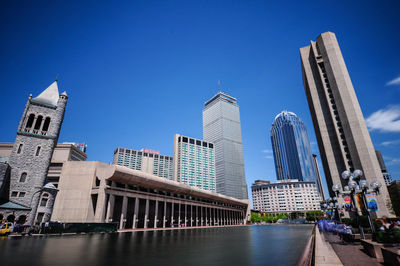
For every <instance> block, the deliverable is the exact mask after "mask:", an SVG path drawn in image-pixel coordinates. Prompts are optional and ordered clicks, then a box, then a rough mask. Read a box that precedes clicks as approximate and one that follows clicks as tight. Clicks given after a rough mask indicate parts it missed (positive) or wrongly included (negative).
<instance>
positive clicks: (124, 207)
mask: <svg viewBox="0 0 400 266" xmlns="http://www.w3.org/2000/svg"><path fill="white" fill-rule="evenodd" d="M127 208H128V197H127V196H124V198H123V200H122V211H121V218H120V219H119V229H124V228H125V222H126V211H127Z"/></svg>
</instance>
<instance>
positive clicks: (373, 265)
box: [323, 232, 383, 266]
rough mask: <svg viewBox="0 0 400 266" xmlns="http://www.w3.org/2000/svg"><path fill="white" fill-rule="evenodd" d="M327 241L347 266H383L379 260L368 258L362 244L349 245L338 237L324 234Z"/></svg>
mask: <svg viewBox="0 0 400 266" xmlns="http://www.w3.org/2000/svg"><path fill="white" fill-rule="evenodd" d="M323 236H324V238H325V241H326V242H327V243H329V244H330V246H331V247H332V248H333V250H334V251H335V253H336V254H337V256H338V257H339V259H340V260H341V262H342V263H343V265H345V266H350V265H351V266H357V265H362V266H378V265H379V266H382V265H383V264H381V263H379V262H378V260H377V259H375V258H372V257H370V256H368V255H367V254H366V253H365V252H364V249H363V246H362V245H361V244H360V243H348V242H345V241H342V240H340V238H339V236H338V235H334V234H332V233H328V232H324V233H323Z"/></svg>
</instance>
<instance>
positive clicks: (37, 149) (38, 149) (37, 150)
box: [35, 146, 40, 156]
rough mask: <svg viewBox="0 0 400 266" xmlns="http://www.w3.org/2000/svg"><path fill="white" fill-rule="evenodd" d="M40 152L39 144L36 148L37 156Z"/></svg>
mask: <svg viewBox="0 0 400 266" xmlns="http://www.w3.org/2000/svg"><path fill="white" fill-rule="evenodd" d="M39 154H40V146H38V147H37V148H36V154H35V156H39Z"/></svg>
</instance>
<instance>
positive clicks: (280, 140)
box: [271, 111, 317, 182]
mask: <svg viewBox="0 0 400 266" xmlns="http://www.w3.org/2000/svg"><path fill="white" fill-rule="evenodd" d="M271 141H272V148H273V152H274V159H275V169H276V176H277V178H278V180H285V179H298V180H299V181H313V182H317V174H316V169H315V165H314V162H313V156H312V153H311V146H310V140H309V138H308V134H307V129H306V126H305V125H304V123H303V122H302V121H301V119H300V118H298V117H297V116H296V114H294V113H292V112H288V111H283V112H281V113H280V114H279V115H277V116H276V117H275V121H274V123H273V124H272V128H271Z"/></svg>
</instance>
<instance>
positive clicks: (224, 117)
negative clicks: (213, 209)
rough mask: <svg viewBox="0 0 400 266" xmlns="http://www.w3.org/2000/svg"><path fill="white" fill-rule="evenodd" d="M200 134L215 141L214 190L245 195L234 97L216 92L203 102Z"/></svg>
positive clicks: (246, 196)
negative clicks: (201, 131) (215, 186)
mask: <svg viewBox="0 0 400 266" xmlns="http://www.w3.org/2000/svg"><path fill="white" fill-rule="evenodd" d="M203 138H204V140H205V141H209V142H212V143H214V145H215V169H216V180H217V192H218V193H221V194H224V195H227V196H230V197H234V198H237V199H248V195H247V184H246V177H245V174H244V162H243V146H242V132H241V127H240V114H239V105H238V104H237V102H236V99H235V98H233V97H231V96H229V95H228V94H225V93H222V92H218V93H217V94H216V95H215V96H214V97H212V98H211V99H210V100H209V101H207V102H206V103H205V106H204V109H203Z"/></svg>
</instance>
